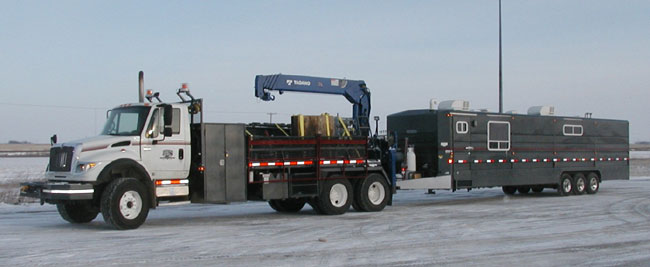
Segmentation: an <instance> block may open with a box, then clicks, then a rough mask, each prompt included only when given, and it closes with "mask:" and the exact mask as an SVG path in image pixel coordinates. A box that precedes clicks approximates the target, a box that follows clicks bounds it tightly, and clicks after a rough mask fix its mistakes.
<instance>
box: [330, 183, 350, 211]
mask: <svg viewBox="0 0 650 267" xmlns="http://www.w3.org/2000/svg"><path fill="white" fill-rule="evenodd" d="M347 201H348V190H347V188H346V187H345V185H343V184H335V185H333V186H332V189H330V202H331V203H332V206H334V207H337V208H340V207H343V205H345V203H346V202H347Z"/></svg>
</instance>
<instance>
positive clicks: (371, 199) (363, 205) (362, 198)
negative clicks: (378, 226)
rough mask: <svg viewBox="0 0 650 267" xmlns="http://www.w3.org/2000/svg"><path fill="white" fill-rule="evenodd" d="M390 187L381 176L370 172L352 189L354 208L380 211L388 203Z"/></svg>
mask: <svg viewBox="0 0 650 267" xmlns="http://www.w3.org/2000/svg"><path fill="white" fill-rule="evenodd" d="M389 190H390V189H389V188H388V183H387V182H386V179H384V177H383V176H381V175H379V174H376V173H375V174H371V175H369V176H368V177H367V178H366V179H364V180H363V181H361V182H360V183H359V184H357V186H356V188H355V190H354V202H355V205H354V206H355V209H356V210H360V211H380V210H383V209H384V208H385V207H386V204H388V194H389V192H390V191H389Z"/></svg>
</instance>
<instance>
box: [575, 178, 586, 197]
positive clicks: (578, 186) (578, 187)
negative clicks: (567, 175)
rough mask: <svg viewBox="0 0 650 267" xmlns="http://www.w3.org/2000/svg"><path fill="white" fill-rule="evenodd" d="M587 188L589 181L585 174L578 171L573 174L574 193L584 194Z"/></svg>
mask: <svg viewBox="0 0 650 267" xmlns="http://www.w3.org/2000/svg"><path fill="white" fill-rule="evenodd" d="M586 190H587V181H586V179H585V175H584V174H582V173H576V174H575V175H574V176H573V193H574V194H576V195H582V194H584V193H585V191H586Z"/></svg>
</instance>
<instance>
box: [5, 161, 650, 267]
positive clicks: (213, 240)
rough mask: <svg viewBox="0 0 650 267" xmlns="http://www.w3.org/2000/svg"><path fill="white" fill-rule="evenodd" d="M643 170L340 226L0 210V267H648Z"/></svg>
mask: <svg viewBox="0 0 650 267" xmlns="http://www.w3.org/2000/svg"><path fill="white" fill-rule="evenodd" d="M635 162H648V161H647V160H640V161H632V162H631V164H633V165H634V164H636V163H635ZM46 164H47V159H45V158H29V159H13V160H10V161H5V159H4V158H3V159H0V170H1V171H2V174H1V175H2V176H1V177H2V179H5V180H9V179H12V181H13V180H14V179H18V180H21V179H24V180H30V179H39V177H38V176H39V175H42V171H43V167H44V166H45V165H46ZM644 164H645V163H644ZM637 167H639V166H637ZM639 168H640V169H642V170H645V172H646V173H649V174H646V175H645V176H643V177H638V176H637V177H632V179H631V180H629V181H606V182H604V183H603V184H602V185H601V189H600V192H599V193H598V194H596V195H581V196H569V197H559V196H557V194H556V193H555V191H554V190H550V189H546V190H544V192H542V193H540V194H532V193H531V194H527V195H514V196H506V195H504V194H503V193H502V192H501V190H500V189H496V188H495V189H480V190H472V191H471V192H466V191H458V192H449V191H437V192H436V194H425V192H424V191H422V190H414V191H398V194H397V195H395V197H394V205H393V206H389V207H387V208H386V209H385V210H384V211H382V212H376V213H365V212H356V211H353V210H350V211H349V212H348V213H346V214H343V215H339V216H321V215H317V214H316V213H314V212H313V211H312V210H311V209H310V208H309V207H306V208H305V209H303V211H301V212H299V213H298V214H280V213H276V212H274V211H273V210H272V209H271V208H270V207H269V206H268V205H267V204H266V203H264V202H247V203H235V204H230V205H198V204H187V205H174V206H163V207H159V208H157V209H156V210H152V211H151V212H150V214H149V218H148V219H147V221H146V222H145V224H144V225H142V226H141V227H140V228H138V229H136V230H130V231H116V230H111V229H110V228H109V227H108V226H107V225H106V224H104V222H103V220H102V219H101V214H100V215H99V216H98V217H97V218H96V219H95V220H94V221H93V222H91V223H89V224H84V225H73V224H69V223H67V222H65V221H64V220H63V219H61V218H60V216H59V214H58V213H57V211H56V207H55V206H53V205H44V206H40V205H38V204H34V203H32V204H25V203H23V204H19V205H12V204H0V265H8V266H14V265H20V266H23V265H28V266H29V265H42V264H45V265H50V264H51V265H66V266H86V265H90V264H93V265H136V264H138V265H155V266H176V265H221V266H250V265H264V266H360V265H361V266H367V265H373V266H374V265H391V266H413V265H416V266H417V265H420V266H431V265H456V266H485V265H491V266H497V265H498V266H503V265H526V266H530V265H532V266H559V265H563V266H565V265H581V266H610V265H631V266H647V264H648V262H650V254H649V253H648V251H650V194H648V192H650V177H648V176H650V172H648V166H647V164H646V165H644V166H640V167H639ZM7 173H10V174H11V175H8V174H7ZM10 176H11V177H10ZM18 176H22V178H21V177H18Z"/></svg>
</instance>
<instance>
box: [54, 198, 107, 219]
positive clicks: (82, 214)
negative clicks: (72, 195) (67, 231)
mask: <svg viewBox="0 0 650 267" xmlns="http://www.w3.org/2000/svg"><path fill="white" fill-rule="evenodd" d="M56 209H57V211H59V214H60V215H61V217H62V218H63V219H64V220H66V221H68V222H70V223H88V222H91V221H92V220H94V219H95V218H96V217H97V214H98V213H99V209H97V208H96V207H93V206H92V203H91V202H90V201H69V202H64V203H59V204H56Z"/></svg>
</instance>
